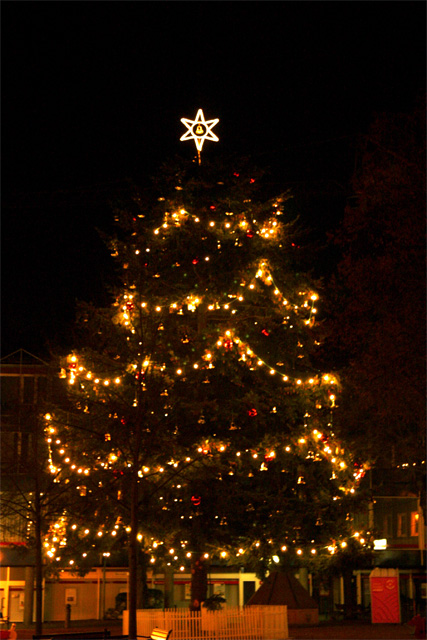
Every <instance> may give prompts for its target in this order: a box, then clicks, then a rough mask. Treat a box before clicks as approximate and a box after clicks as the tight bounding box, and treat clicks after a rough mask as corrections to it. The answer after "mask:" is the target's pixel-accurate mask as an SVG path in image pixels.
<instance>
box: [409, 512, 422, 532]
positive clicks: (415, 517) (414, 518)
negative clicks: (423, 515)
mask: <svg viewBox="0 0 427 640" xmlns="http://www.w3.org/2000/svg"><path fill="white" fill-rule="evenodd" d="M419 521H420V514H419V513H418V511H412V512H411V537H412V538H416V537H417V536H418V532H419V528H418V523H419Z"/></svg>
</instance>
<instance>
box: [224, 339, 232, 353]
mask: <svg viewBox="0 0 427 640" xmlns="http://www.w3.org/2000/svg"><path fill="white" fill-rule="evenodd" d="M233 344H234V343H233V341H232V340H224V347H225V348H226V349H227V350H228V351H230V349H232V348H233Z"/></svg>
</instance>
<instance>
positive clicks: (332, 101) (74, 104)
mask: <svg viewBox="0 0 427 640" xmlns="http://www.w3.org/2000/svg"><path fill="white" fill-rule="evenodd" d="M425 13H426V6H425V3H424V2H237V1H236V2H161V1H159V2H145V1H144V2H55V1H54V2H43V1H42V2H12V1H9V0H6V1H4V2H2V125H3V126H2V311H1V315H2V355H7V353H9V352H10V351H12V350H15V349H18V348H20V347H22V348H25V349H28V350H30V351H33V352H34V353H35V352H36V351H38V352H39V353H40V352H41V351H43V347H42V345H43V343H44V341H45V339H46V338H48V337H49V339H52V340H55V339H58V340H63V339H64V337H65V336H66V334H67V331H68V327H69V323H70V320H71V318H72V316H73V310H74V303H75V299H76V298H84V299H91V298H93V299H95V300H100V299H101V298H102V296H100V291H101V290H102V287H103V281H104V280H105V278H106V277H107V276H108V273H109V266H108V260H107V258H106V252H105V251H104V249H103V246H102V244H101V242H100V240H99V238H98V236H97V232H96V227H99V228H101V229H107V228H108V226H109V224H110V223H111V218H112V214H111V206H110V201H111V199H112V198H113V197H114V194H115V193H117V192H120V190H121V189H126V185H127V182H126V180H127V179H131V180H132V181H134V182H135V183H136V184H141V185H142V184H144V183H145V182H146V180H147V176H149V175H152V174H154V173H155V171H156V168H157V167H158V165H159V164H160V163H161V162H164V161H166V160H167V159H168V158H169V157H171V156H173V155H175V154H176V153H180V154H182V155H184V156H187V157H191V156H192V155H194V145H193V143H182V142H179V137H180V135H182V134H183V133H184V132H185V129H184V127H183V125H182V124H181V123H180V118H181V117H188V118H194V116H195V114H196V111H197V109H198V108H203V110H204V113H205V116H206V118H214V117H217V118H219V119H220V122H219V124H218V125H217V127H216V129H215V132H216V133H217V135H218V136H219V137H220V142H219V143H217V144H215V145H214V143H206V145H205V148H204V149H205V150H204V153H206V154H208V153H211V154H216V155H218V154H220V153H221V149H223V150H224V152H226V153H238V154H250V155H251V156H252V157H253V159H254V160H255V161H256V162H257V163H258V164H260V165H262V166H267V167H269V168H270V171H271V180H272V182H274V184H276V183H277V192H279V191H282V190H283V189H285V188H287V187H289V186H290V187H292V188H293V189H294V191H295V193H296V194H297V195H298V198H299V199H298V202H299V206H300V209H301V215H302V216H303V222H304V223H306V224H307V225H309V226H310V225H311V226H314V227H315V228H316V229H319V231H324V230H325V229H330V228H332V227H334V226H335V225H336V224H337V223H338V222H339V219H340V215H341V214H342V211H343V207H344V204H345V199H346V197H347V195H348V193H349V179H350V177H351V172H352V168H353V166H354V158H355V149H356V147H357V141H358V139H359V136H360V135H361V134H363V133H365V132H366V130H367V128H368V126H369V124H370V122H371V121H372V119H373V117H374V115H375V113H378V112H381V111H409V110H411V109H412V108H413V107H414V104H415V102H416V100H417V99H419V98H420V97H422V96H423V94H424V93H425V39H426V38H425Z"/></svg>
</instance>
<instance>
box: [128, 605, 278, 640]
mask: <svg viewBox="0 0 427 640" xmlns="http://www.w3.org/2000/svg"><path fill="white" fill-rule="evenodd" d="M136 625H137V635H138V636H149V635H150V634H151V631H152V630H153V629H154V627H160V628H161V629H172V635H171V640H287V638H288V637H289V634H288V617H287V607H286V606H270V605H265V606H250V607H224V609H221V610H220V611H206V610H205V609H203V608H202V611H200V612H199V611H189V610H188V609H165V610H160V609H140V610H138V611H137V621H136ZM128 629H129V625H128V612H127V611H124V612H123V633H124V634H127V633H128Z"/></svg>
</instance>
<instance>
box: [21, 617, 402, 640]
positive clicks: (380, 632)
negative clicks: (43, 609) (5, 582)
mask: <svg viewBox="0 0 427 640" xmlns="http://www.w3.org/2000/svg"><path fill="white" fill-rule="evenodd" d="M97 629H109V630H110V631H111V635H121V634H122V633H123V630H122V623H121V620H74V621H71V622H70V626H69V628H68V629H65V628H64V623H61V622H45V623H44V625H43V633H45V634H46V633H50V632H52V633H64V631H65V632H66V631H68V632H69V633H72V632H73V631H94V630H97ZM16 631H17V635H18V638H17V640H31V639H32V637H33V634H34V633H35V631H34V627H33V628H28V627H27V628H25V629H24V628H23V625H22V623H19V622H18V623H17V625H16ZM289 638H290V640H300V639H302V640H406V639H407V638H411V639H413V638H414V634H411V630H410V628H409V627H407V626H406V625H400V624H371V623H368V622H360V621H354V622H346V623H343V622H339V623H330V622H328V623H320V624H319V625H318V626H316V627H289ZM171 640H173V638H171Z"/></svg>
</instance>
